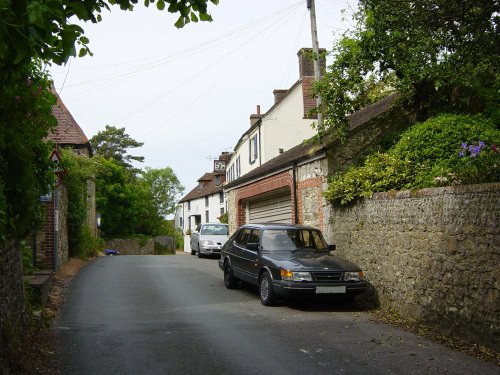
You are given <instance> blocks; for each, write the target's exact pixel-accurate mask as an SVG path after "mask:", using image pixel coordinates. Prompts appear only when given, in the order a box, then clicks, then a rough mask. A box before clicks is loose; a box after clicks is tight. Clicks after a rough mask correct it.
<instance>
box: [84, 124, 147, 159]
mask: <svg viewBox="0 0 500 375" xmlns="http://www.w3.org/2000/svg"><path fill="white" fill-rule="evenodd" d="M90 144H91V145H92V147H94V149H95V152H96V154H98V155H101V156H102V157H105V158H111V159H114V160H115V161H116V162H117V163H118V164H120V165H123V166H124V167H126V168H132V164H131V161H137V162H141V163H142V162H143V161H144V157H143V156H133V155H128V154H127V153H128V151H129V149H131V148H137V147H141V146H142V145H143V144H144V143H142V142H138V141H136V140H135V139H133V138H131V137H130V136H129V135H128V134H126V133H125V128H116V127H114V126H110V125H106V129H105V130H101V131H99V132H98V133H97V134H96V135H94V136H93V137H92V138H91V139H90Z"/></svg>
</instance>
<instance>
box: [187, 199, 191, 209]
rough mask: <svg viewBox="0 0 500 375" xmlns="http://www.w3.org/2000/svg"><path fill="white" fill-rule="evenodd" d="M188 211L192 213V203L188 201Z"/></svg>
mask: <svg viewBox="0 0 500 375" xmlns="http://www.w3.org/2000/svg"><path fill="white" fill-rule="evenodd" d="M188 211H191V201H188Z"/></svg>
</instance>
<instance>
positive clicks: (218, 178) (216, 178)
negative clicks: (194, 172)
mask: <svg viewBox="0 0 500 375" xmlns="http://www.w3.org/2000/svg"><path fill="white" fill-rule="evenodd" d="M215 185H220V176H215Z"/></svg>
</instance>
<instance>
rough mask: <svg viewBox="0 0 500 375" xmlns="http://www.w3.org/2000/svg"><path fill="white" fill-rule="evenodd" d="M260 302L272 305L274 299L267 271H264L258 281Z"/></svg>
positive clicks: (271, 282) (271, 281) (271, 283)
mask: <svg viewBox="0 0 500 375" xmlns="http://www.w3.org/2000/svg"><path fill="white" fill-rule="evenodd" d="M259 297H260V302H262V304H263V305H264V306H272V305H273V304H274V302H275V300H276V297H275V294H274V290H273V280H272V279H271V275H269V273H268V272H264V273H263V274H262V276H261V277H260V281H259Z"/></svg>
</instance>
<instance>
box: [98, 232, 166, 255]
mask: <svg viewBox="0 0 500 375" xmlns="http://www.w3.org/2000/svg"><path fill="white" fill-rule="evenodd" d="M155 242H156V243H158V244H159V245H161V246H163V247H165V248H168V249H169V250H171V252H172V254H173V253H175V240H174V238H172V237H169V236H158V237H153V238H148V239H145V240H139V239H135V238H127V239H113V240H108V241H106V249H113V250H118V251H119V252H120V255H154V254H155Z"/></svg>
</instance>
